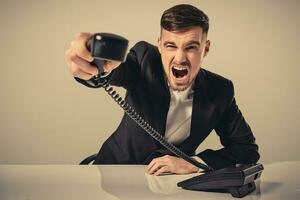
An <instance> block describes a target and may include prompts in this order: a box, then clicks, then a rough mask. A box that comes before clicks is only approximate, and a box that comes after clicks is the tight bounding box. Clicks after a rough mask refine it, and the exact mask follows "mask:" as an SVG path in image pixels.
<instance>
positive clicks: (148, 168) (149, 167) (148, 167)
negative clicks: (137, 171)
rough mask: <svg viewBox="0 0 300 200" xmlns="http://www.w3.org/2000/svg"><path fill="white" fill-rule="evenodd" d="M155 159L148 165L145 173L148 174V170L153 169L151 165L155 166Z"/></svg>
mask: <svg viewBox="0 0 300 200" xmlns="http://www.w3.org/2000/svg"><path fill="white" fill-rule="evenodd" d="M155 161H156V158H154V159H153V160H152V161H151V162H150V163H149V165H148V166H147V172H149V170H150V169H151V168H152V167H153V165H154V164H155Z"/></svg>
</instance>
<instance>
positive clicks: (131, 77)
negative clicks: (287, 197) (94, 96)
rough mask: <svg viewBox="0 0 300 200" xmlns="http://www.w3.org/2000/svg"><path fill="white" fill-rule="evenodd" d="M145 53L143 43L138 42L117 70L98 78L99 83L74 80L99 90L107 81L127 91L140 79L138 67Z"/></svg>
mask: <svg viewBox="0 0 300 200" xmlns="http://www.w3.org/2000/svg"><path fill="white" fill-rule="evenodd" d="M146 51H147V45H146V44H145V42H138V43H137V44H136V45H135V46H134V47H133V48H131V49H130V51H129V53H128V54H127V57H126V61H125V62H124V63H122V64H121V65H120V66H119V67H118V68H116V69H114V70H113V71H112V72H111V73H110V74H109V75H108V76H106V77H104V78H100V80H99V81H94V80H92V79H91V80H83V79H80V78H77V77H75V79H76V80H77V81H78V82H79V83H81V84H83V85H85V86H87V87H90V88H99V87H102V86H103V82H105V81H107V82H109V83H110V84H111V85H115V86H120V87H124V88H125V89H129V88H130V87H132V86H134V85H135V84H136V83H137V82H138V81H139V79H140V71H141V70H140V66H141V62H142V61H143V57H144V55H145V53H146Z"/></svg>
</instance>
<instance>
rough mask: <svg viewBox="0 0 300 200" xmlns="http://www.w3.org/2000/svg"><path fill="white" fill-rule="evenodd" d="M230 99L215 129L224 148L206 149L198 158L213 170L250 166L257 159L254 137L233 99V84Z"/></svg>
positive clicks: (256, 146)
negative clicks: (236, 165)
mask: <svg viewBox="0 0 300 200" xmlns="http://www.w3.org/2000/svg"><path fill="white" fill-rule="evenodd" d="M230 88H231V94H232V95H231V98H230V100H229V103H228V106H227V108H226V109H225V112H224V114H223V116H222V118H221V120H220V121H219V123H218V124H217V127H216V128H215V131H216V133H217V134H218V136H219V137H220V140H221V143H222V145H223V146H224V148H222V149H219V150H212V149H207V150H205V151H203V152H201V153H200V154H198V156H199V157H200V158H202V160H204V162H205V163H207V164H208V165H209V166H211V167H212V168H214V169H220V168H224V167H228V166H232V165H235V164H238V163H239V164H252V163H256V162H257V161H258V159H259V157H260V156H259V153H258V145H257V144H256V143H255V137H254V135H253V133H252V131H251V129H250V127H249V125H248V124H247V122H246V120H245V119H244V117H243V115H242V113H241V111H240V110H239V108H238V106H237V104H236V100H235V98H234V89H233V84H232V82H230Z"/></svg>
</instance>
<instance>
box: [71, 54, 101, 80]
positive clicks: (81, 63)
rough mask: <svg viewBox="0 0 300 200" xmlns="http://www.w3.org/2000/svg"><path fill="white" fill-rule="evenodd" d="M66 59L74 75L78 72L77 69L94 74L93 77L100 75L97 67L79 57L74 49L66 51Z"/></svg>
mask: <svg viewBox="0 0 300 200" xmlns="http://www.w3.org/2000/svg"><path fill="white" fill-rule="evenodd" d="M65 59H66V62H67V64H68V67H69V69H70V71H71V73H72V74H73V73H74V72H75V73H76V72H77V71H76V70H78V69H77V68H79V69H81V70H82V71H84V72H86V73H89V74H92V75H97V74H98V69H97V67H95V66H92V65H91V64H90V63H89V62H87V61H86V60H84V59H82V58H80V57H78V56H77V55H76V52H75V51H74V49H72V48H69V49H68V50H67V51H66V55H65ZM73 75H76V74H73Z"/></svg>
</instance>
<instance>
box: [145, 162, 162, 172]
mask: <svg viewBox="0 0 300 200" xmlns="http://www.w3.org/2000/svg"><path fill="white" fill-rule="evenodd" d="M163 166H165V163H164V162H162V161H158V162H156V163H155V164H154V165H153V166H152V168H151V169H150V170H149V174H153V173H154V172H156V171H157V170H159V169H160V168H161V167H163Z"/></svg>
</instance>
